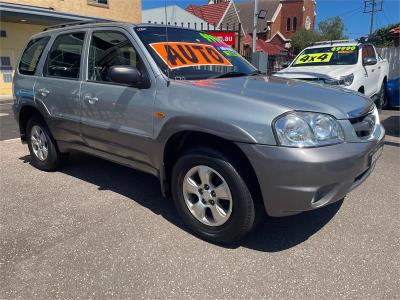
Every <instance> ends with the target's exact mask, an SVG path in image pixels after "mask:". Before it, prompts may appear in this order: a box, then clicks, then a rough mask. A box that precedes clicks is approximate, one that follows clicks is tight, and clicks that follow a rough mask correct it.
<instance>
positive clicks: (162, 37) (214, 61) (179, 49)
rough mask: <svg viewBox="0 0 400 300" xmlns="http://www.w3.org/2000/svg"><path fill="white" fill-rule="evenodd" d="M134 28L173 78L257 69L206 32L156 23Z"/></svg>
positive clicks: (237, 74) (239, 73) (155, 58)
mask: <svg viewBox="0 0 400 300" xmlns="http://www.w3.org/2000/svg"><path fill="white" fill-rule="evenodd" d="M135 31H136V33H137V35H138V36H139V38H140V40H141V41H142V42H143V44H144V46H145V47H146V48H147V50H148V51H149V52H150V54H151V55H152V57H153V58H154V60H155V62H156V63H157V64H158V66H159V67H160V68H161V70H162V71H163V72H164V74H166V75H167V76H169V77H170V78H175V79H179V80H197V79H207V78H215V77H218V76H221V75H224V74H225V75H226V76H225V77H229V76H230V75H229V74H232V76H246V75H251V74H253V73H254V72H256V69H255V68H254V67H253V66H252V65H251V64H250V63H248V62H247V61H246V60H245V59H244V58H243V57H242V56H241V55H240V54H239V53H237V52H236V51H235V50H233V49H232V48H231V47H229V46H228V45H226V44H225V43H224V42H222V41H221V40H219V39H218V38H216V37H214V36H211V35H210V34H207V33H205V32H200V31H195V30H188V29H183V28H175V27H167V29H166V27H155V26H154V27H153V26H141V27H135ZM167 34H168V35H167ZM167 41H168V42H167ZM235 74H236V75H235Z"/></svg>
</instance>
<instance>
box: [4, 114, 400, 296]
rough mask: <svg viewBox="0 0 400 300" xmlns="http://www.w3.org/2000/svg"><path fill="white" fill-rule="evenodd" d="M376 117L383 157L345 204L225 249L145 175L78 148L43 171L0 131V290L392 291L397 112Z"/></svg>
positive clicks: (266, 225)
mask: <svg viewBox="0 0 400 300" xmlns="http://www.w3.org/2000/svg"><path fill="white" fill-rule="evenodd" d="M4 117H7V116H1V117H0V121H1V123H0V124H1V125H2V126H4V125H3V124H5V123H7V122H3V118H4ZM383 119H384V121H383V122H384V124H385V126H386V128H387V134H388V135H387V142H386V145H385V148H384V152H383V155H382V157H381V158H380V160H379V161H378V163H377V166H376V169H375V171H374V173H373V174H372V175H371V177H370V178H369V179H368V180H367V181H366V182H365V183H364V184H362V185H361V186H360V187H359V188H358V189H356V190H355V191H353V192H352V193H350V194H349V195H348V197H346V199H345V200H344V201H343V202H339V203H337V204H334V205H331V206H327V207H325V208H323V209H320V210H316V211H314V212H309V213H303V214H301V215H297V216H293V217H287V218H280V219H274V218H268V219H266V220H265V221H264V222H263V223H262V224H261V225H260V226H259V227H258V228H257V229H256V230H255V231H254V232H252V233H251V234H250V236H249V237H247V238H246V239H245V240H244V241H242V242H241V243H239V244H236V245H232V246H230V247H221V246H217V245H213V244H210V243H207V242H204V241H202V240H200V239H198V238H196V237H195V236H193V235H192V234H190V233H189V232H187V231H186V228H185V226H184V225H183V224H182V222H181V221H180V219H179V218H178V216H177V214H176V212H175V209H174V206H173V204H172V202H171V201H169V200H166V199H164V198H163V197H162V196H161V193H160V188H159V184H158V182H157V180H156V179H155V178H153V177H152V176H149V175H146V174H143V173H140V172H137V171H134V170H131V169H128V168H125V167H122V166H119V165H116V164H113V163H110V162H106V161H102V160H100V159H97V158H93V157H89V156H86V155H82V154H75V155H73V156H72V157H71V161H70V164H69V165H68V166H67V167H66V168H65V169H63V170H62V171H60V172H53V173H46V172H41V171H39V170H36V169H35V168H33V167H32V166H31V165H30V164H29V156H28V150H27V147H26V145H21V144H20V142H19V141H18V140H4V141H1V142H0V179H1V185H0V205H1V212H0V213H1V215H0V298H1V299H10V298H22V299H39V298H40V299H43V298H48V299H56V298H63V299H72V298H78V297H79V298H84V299H85V298H103V299H104V298H107V299H108V298H119V299H121V298H185V297H186V298H189V297H191V298H202V299H204V298H267V297H268V298H330V299H334V298H360V299H384V298H385V299H395V298H397V299H398V298H399V297H400V254H399V249H400V219H399V216H400V204H399V200H400V184H399V183H400V179H399V175H400V174H399V166H400V138H399V124H400V114H399V112H398V111H388V112H384V113H383ZM10 128H11V127H10ZM4 129H5V127H1V131H2V138H3V137H4V136H12V134H11V133H8V132H3V130H4ZM8 134H10V135H8Z"/></svg>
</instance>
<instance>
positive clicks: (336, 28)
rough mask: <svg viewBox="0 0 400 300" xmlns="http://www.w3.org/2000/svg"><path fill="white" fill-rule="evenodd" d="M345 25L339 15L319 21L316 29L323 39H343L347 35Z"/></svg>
mask: <svg viewBox="0 0 400 300" xmlns="http://www.w3.org/2000/svg"><path fill="white" fill-rule="evenodd" d="M345 30H346V27H345V25H344V23H343V21H342V19H341V18H340V17H333V18H329V19H326V20H323V21H321V22H319V24H318V31H319V33H320V34H321V36H322V38H323V39H324V40H329V41H332V40H343V39H346V38H347V37H346V36H345V34H344V32H345Z"/></svg>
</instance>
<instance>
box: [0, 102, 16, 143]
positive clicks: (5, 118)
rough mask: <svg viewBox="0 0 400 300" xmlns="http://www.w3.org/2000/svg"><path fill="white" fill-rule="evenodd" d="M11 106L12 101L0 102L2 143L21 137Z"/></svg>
mask: <svg viewBox="0 0 400 300" xmlns="http://www.w3.org/2000/svg"><path fill="white" fill-rule="evenodd" d="M11 105H12V102H11V100H10V101H0V141H3V140H7V139H12V138H16V137H18V136H19V132H18V126H17V123H16V122H15V120H14V117H13V113H12V109H11Z"/></svg>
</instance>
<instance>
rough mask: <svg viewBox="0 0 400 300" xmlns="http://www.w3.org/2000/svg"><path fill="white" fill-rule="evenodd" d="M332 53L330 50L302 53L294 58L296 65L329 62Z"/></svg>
mask: <svg viewBox="0 0 400 300" xmlns="http://www.w3.org/2000/svg"><path fill="white" fill-rule="evenodd" d="M332 54H333V53H332V52H325V53H311V54H302V55H300V56H299V58H298V59H297V60H296V65H300V64H308V63H320V62H321V63H322V62H329V61H330V60H331V58H332Z"/></svg>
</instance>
